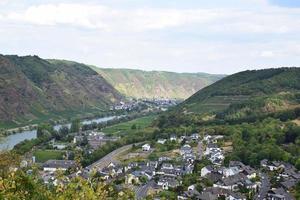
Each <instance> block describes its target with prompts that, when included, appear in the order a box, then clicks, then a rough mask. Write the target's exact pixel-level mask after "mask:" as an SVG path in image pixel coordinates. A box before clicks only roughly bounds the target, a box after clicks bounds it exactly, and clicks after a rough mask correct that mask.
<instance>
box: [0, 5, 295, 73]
mask: <svg viewBox="0 0 300 200" xmlns="http://www.w3.org/2000/svg"><path fill="white" fill-rule="evenodd" d="M298 2H299V1H294V0H226V1H224V0H211V1H206V0H184V1H183V0H85V1H83V0H81V1H80V0H72V1H71V0H1V1H0V46H1V52H0V53H1V54H18V55H39V56H40V57H42V58H58V59H68V60H74V61H78V62H83V63H87V64H93V65H96V66H99V67H116V68H137V69H144V70H165V71H176V72H208V73H226V74H231V73H235V72H238V71H242V70H246V69H260V68H270V67H281V66H299V62H300V36H299V35H300V2H299V3H298Z"/></svg>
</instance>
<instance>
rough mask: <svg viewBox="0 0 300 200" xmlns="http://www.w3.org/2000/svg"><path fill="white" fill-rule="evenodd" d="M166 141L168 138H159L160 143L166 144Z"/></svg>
mask: <svg viewBox="0 0 300 200" xmlns="http://www.w3.org/2000/svg"><path fill="white" fill-rule="evenodd" d="M166 141H167V140H166V139H158V140H157V143H158V144H165V143H166Z"/></svg>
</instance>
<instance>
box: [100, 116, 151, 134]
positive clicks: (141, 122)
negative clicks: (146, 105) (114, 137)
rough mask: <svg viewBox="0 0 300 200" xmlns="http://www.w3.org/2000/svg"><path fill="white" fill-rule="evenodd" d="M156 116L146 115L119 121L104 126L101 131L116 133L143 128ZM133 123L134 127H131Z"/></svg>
mask: <svg viewBox="0 0 300 200" xmlns="http://www.w3.org/2000/svg"><path fill="white" fill-rule="evenodd" d="M155 118H156V115H149V116H146V117H141V118H137V119H134V120H131V121H128V122H123V123H119V124H116V125H113V126H109V127H106V128H104V129H103V130H102V131H103V132H104V133H109V134H118V133H122V134H124V133H129V132H132V131H135V130H140V129H144V128H146V127H148V126H150V125H151V123H152V122H153V120H154V119H155ZM133 125H135V126H136V129H132V126H133Z"/></svg>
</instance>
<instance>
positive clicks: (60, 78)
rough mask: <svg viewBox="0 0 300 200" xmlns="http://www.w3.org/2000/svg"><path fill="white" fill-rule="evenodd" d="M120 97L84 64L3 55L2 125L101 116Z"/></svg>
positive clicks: (0, 85) (0, 76)
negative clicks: (97, 114) (98, 113)
mask: <svg viewBox="0 0 300 200" xmlns="http://www.w3.org/2000/svg"><path fill="white" fill-rule="evenodd" d="M120 99H121V95H120V94H119V92H117V91H116V90H115V89H114V88H113V87H112V86H111V85H110V84H109V83H108V82H107V81H106V80H105V79H104V78H102V77H101V76H99V75H98V74H97V73H96V72H95V71H94V70H92V69H91V68H89V67H88V66H85V65H83V64H78V63H74V62H69V63H66V62H59V61H48V60H44V59H41V58H39V57H37V56H25V57H18V56H3V55H0V125H4V124H5V126H6V127H9V126H17V125H25V124H27V123H34V122H40V121H43V120H47V119H50V118H60V117H66V116H75V115H76V114H79V113H87V112H101V111H103V110H106V109H107V108H108V107H109V106H110V105H111V104H112V103H113V102H115V101H119V100H120Z"/></svg>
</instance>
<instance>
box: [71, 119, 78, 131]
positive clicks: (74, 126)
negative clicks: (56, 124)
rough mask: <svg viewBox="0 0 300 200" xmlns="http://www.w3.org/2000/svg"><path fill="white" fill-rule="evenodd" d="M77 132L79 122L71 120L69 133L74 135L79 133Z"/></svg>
mask: <svg viewBox="0 0 300 200" xmlns="http://www.w3.org/2000/svg"><path fill="white" fill-rule="evenodd" d="M79 130H80V120H79V119H76V120H73V121H72V123H71V128H70V132H71V133H76V132H79Z"/></svg>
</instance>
